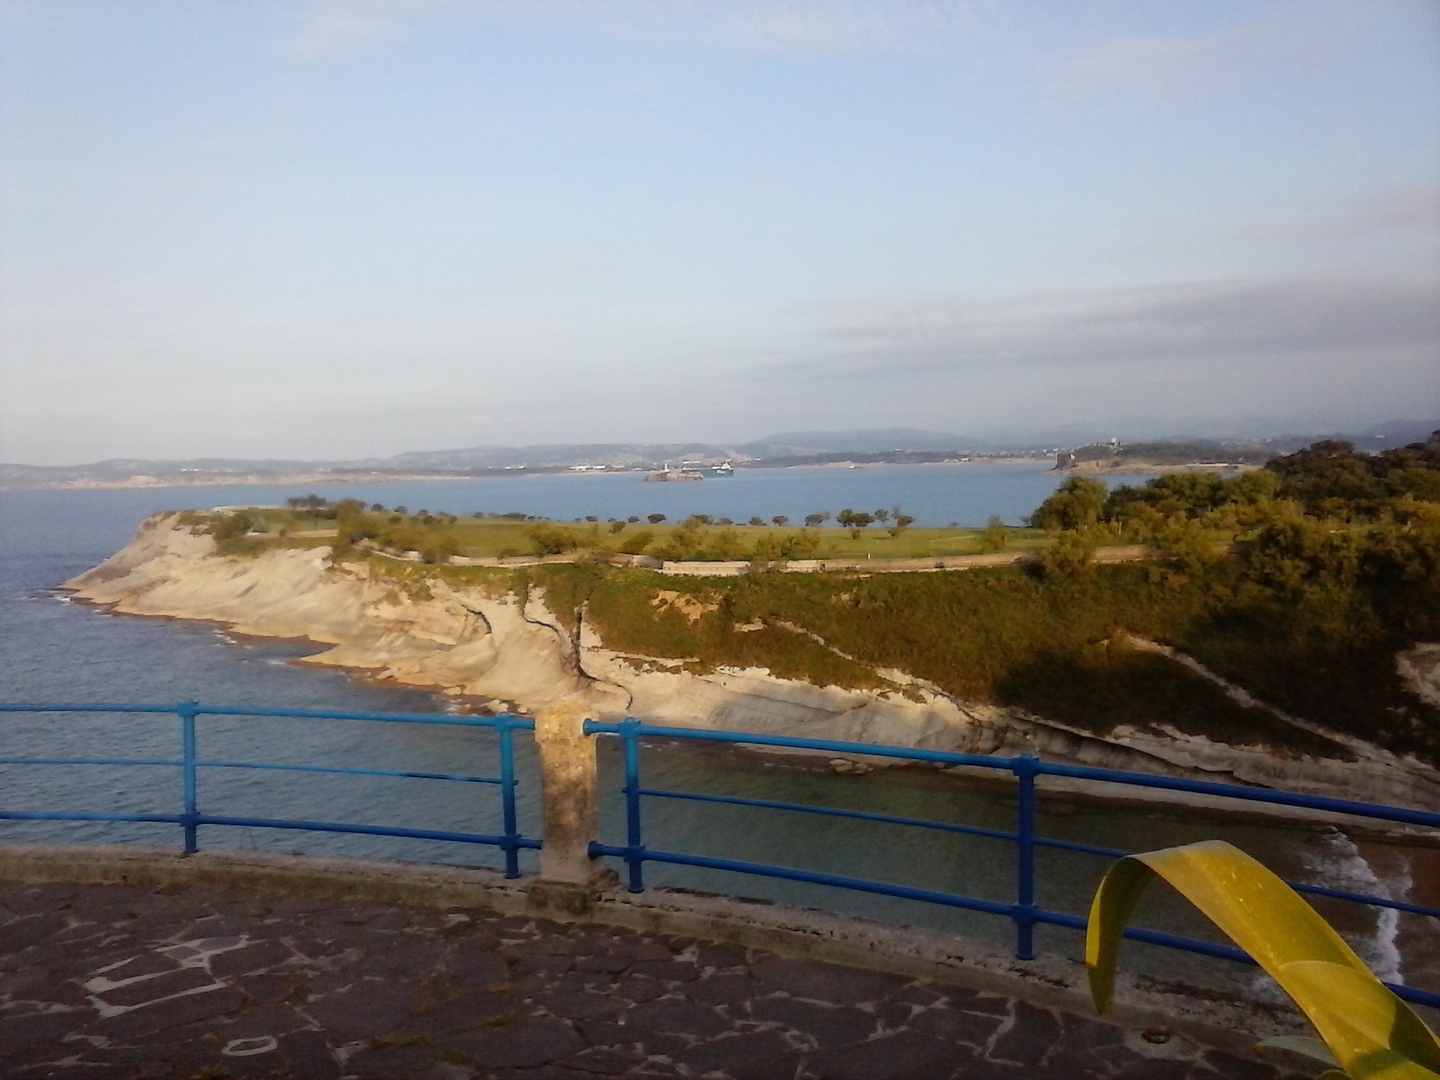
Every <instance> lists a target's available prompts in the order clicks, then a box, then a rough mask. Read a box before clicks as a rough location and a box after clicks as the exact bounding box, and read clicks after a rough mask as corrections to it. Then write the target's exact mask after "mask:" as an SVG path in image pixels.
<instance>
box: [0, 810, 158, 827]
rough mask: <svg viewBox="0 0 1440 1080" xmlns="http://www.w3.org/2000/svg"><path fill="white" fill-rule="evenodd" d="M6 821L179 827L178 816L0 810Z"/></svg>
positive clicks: (2, 817) (0, 814) (0, 816)
mask: <svg viewBox="0 0 1440 1080" xmlns="http://www.w3.org/2000/svg"><path fill="white" fill-rule="evenodd" d="M0 819H4V820H8V821H140V822H146V823H150V824H156V825H179V824H180V823H181V820H182V818H181V815H180V814H87V813H84V812H83V811H78V810H77V811H74V812H65V811H58V810H57V811H49V810H0Z"/></svg>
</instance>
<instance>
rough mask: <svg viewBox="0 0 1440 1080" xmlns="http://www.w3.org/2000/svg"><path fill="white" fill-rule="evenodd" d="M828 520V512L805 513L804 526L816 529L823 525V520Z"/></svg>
mask: <svg viewBox="0 0 1440 1080" xmlns="http://www.w3.org/2000/svg"><path fill="white" fill-rule="evenodd" d="M829 520H830V515H829V513H824V514H806V515H805V527H806V528H807V529H818V528H819V527H820V526H821V525H824V524H825V522H827V521H829Z"/></svg>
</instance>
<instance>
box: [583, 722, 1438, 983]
mask: <svg viewBox="0 0 1440 1080" xmlns="http://www.w3.org/2000/svg"><path fill="white" fill-rule="evenodd" d="M585 731H586V732H587V733H590V734H606V735H617V736H619V737H620V739H621V740H622V742H623V748H624V775H625V783H624V788H623V792H624V795H625V844H624V845H623V846H617V845H611V844H602V843H593V844H591V845H590V853H591V855H592V856H595V857H603V856H610V857H615V858H619V859H622V860H623V861H624V863H625V868H626V884H627V887H628V888H629V890H630V891H631V892H637V893H638V892H643V891H644V888H645V878H644V869H643V868H644V864H645V863H647V862H657V863H670V864H674V865H679V866H692V867H700V868H705V869H711V870H725V871H731V872H734V873H740V874H752V875H756V876H759V877H769V878H778V879H782V880H787V881H797V882H803V883H807V884H813V885H828V886H832V887H835V888H841V889H851V890H855V891H858V892H866V893H875V894H879V895H882V896H893V897H898V898H901V899H905V900H919V901H922V902H925V903H931V904H939V905H943V906H945V907H952V908H961V909H965V910H969V911H978V912H983V913H986V914H990V915H997V916H1002V917H1005V918H1008V919H1010V920H1011V922H1012V923H1013V924H1014V926H1015V956H1016V958H1017V959H1021V960H1032V959H1034V956H1035V944H1034V928H1035V926H1036V925H1037V924H1045V925H1050V926H1060V927H1066V928H1069V929H1074V930H1084V929H1085V926H1086V920H1085V919H1083V918H1080V917H1079V916H1075V915H1070V914H1068V913H1065V912H1060V911H1050V910H1047V909H1046V908H1043V907H1041V906H1040V905H1039V904H1038V903H1036V900H1035V853H1036V849H1037V848H1048V849H1054V850H1061V851H1073V852H1078V853H1082V854H1090V855H1101V856H1105V857H1109V858H1119V857H1120V856H1123V855H1126V854H1129V853H1128V852H1124V851H1116V850H1113V849H1110V848H1104V847H1096V846H1093V845H1090V844H1077V843H1071V842H1067V841H1061V840H1050V839H1047V838H1045V837H1041V836H1038V835H1036V829H1035V814H1036V784H1035V781H1036V778H1037V777H1040V776H1064V777H1071V778H1074V779H1080V780H1089V781H1098V782H1103V783H1111V784H1122V785H1129V786H1133V787H1147V788H1156V789H1160V790H1166V791H1184V792H1189V793H1193V794H1200V795H1207V796H1212V797H1218V798H1225V799H1235V800H1242V801H1247V802H1252V803H1268V804H1271V805H1278V806H1292V807H1300V808H1304V809H1309V810H1320V811H1325V812H1329V813H1334V814H1346V815H1352V816H1355V817H1361V818H1368V819H1371V820H1379V821H1389V822H1397V823H1402V824H1407V825H1419V826H1425V827H1429V828H1440V814H1431V813H1426V812H1424V811H1420V810H1407V809H1404V808H1400V807H1393V806H1376V805H1371V804H1369V803H1359V802H1350V801H1347V800H1344V799H1331V798H1325V797H1323V796H1316V795H1298V794H1294V793H1290V792H1281V791H1270V790H1265V789H1259V788H1244V787H1238V786H1235V785H1232V784H1215V783H1209V782H1207V781H1197V780H1183V779H1178V778H1174V777H1166V776H1149V775H1145V774H1141V773H1125V772H1117V771H1114V770H1111V769H1092V768H1086V767H1083V766H1073V765H1058V764H1050V763H1048V762H1044V761H1041V760H1039V759H1038V758H1035V757H1030V756H1020V757H1013V758H999V757H987V756H983V755H977V754H956V753H948V752H945V751H939V750H916V749H901V748H898V747H889V746H871V745H863V744H859V743H848V742H836V741H831V740H825V739H799V738H790V737H786V736H779V735H754V734H746V733H736V732H725V731H706V730H699V729H694V728H672V727H660V726H654V725H650V724H643V723H640V722H639V721H636V720H633V719H629V720H624V721H622V722H620V723H616V724H605V723H599V722H596V721H593V720H587V721H586V722H585ZM642 737H649V738H658V739H682V740H695V741H701V742H717V743H733V744H743V745H746V746H774V747H784V748H787V749H797V750H812V751H820V752H824V753H831V754H849V755H856V754H860V755H866V756H870V757H886V758H895V759H899V760H904V761H923V762H934V763H938V764H941V765H946V766H954V765H969V766H975V767H978V768H981V769H991V770H995V771H997V772H1008V773H1009V774H1011V775H1012V776H1013V777H1014V778H1015V781H1016V797H1017V799H1016V801H1017V805H1016V827H1015V831H1014V832H1005V831H1001V830H996V829H984V828H979V827H975V826H968V825H956V824H950V823H945V822H936V821H928V820H924V819H919V818H902V817H895V816H891V815H888V814H874V813H868V812H862V811H855V810H847V809H839V808H833V807H824V806H813V805H806V804H801V803H782V802H775V801H771V800H764V799H746V798H740V797H736V796H728V795H705V794H697V793H694V792H682V791H668V790H664V789H659V788H647V787H644V786H643V785H642V783H641V779H640V739H641V738H642ZM644 798H657V799H681V800H687V801H695V802H703V803H718V804H726V805H734V806H750V807H755V808H759V809H764V810H780V811H792V812H797V813H805V814H819V815H824V816H828V817H836V818H846V819H852V820H863V821H877V822H885V823H889V824H895V825H904V826H911V827H915V828H923V829H939V830H944V831H947V832H957V833H965V834H969V835H973V836H983V837H989V838H992V839H997V840H1005V841H1009V842H1011V843H1013V844H1014V845H1015V852H1016V861H1015V901H1014V902H1013V903H1008V904H1006V903H1000V902H997V901H993V900H984V899H981V898H978V897H972V896H961V895H958V894H954V893H947V892H938V891H935V890H930V889H918V888H912V887H910V886H905V885H894V884H889V883H886V882H879V881H872V880H868V879H865V878H855V877H847V876H844V875H839V874H827V873H819V872H816V871H811V870H798V869H794V868H790V867H782V866H771V865H767V864H761V863H752V862H741V861H737V860H734V859H719V858H711V857H708V856H702V855H693V854H688V853H683V852H675V851H662V850H657V849H654V848H650V847H647V846H646V845H645V843H644V834H643V829H642V827H641V800H642V799H644ZM1291 887H1292V888H1294V889H1296V890H1297V891H1298V892H1302V893H1308V894H1310V895H1313V896H1322V897H1327V898H1329V899H1334V900H1344V901H1349V902H1352V903H1359V904H1366V905H1370V906H1372V907H1379V908H1388V909H1391V910H1395V911H1402V912H1406V913H1409V914H1414V915H1423V916H1428V917H1430V918H1436V919H1440V910H1437V909H1435V908H1429V907H1423V906H1421V905H1418V904H1409V903H1405V902H1402V901H1396V900H1391V899H1388V898H1385V897H1378V896H1366V895H1363V894H1359V893H1351V892H1345V891H1342V890H1338V889H1328V888H1324V887H1321V886H1315V885H1306V884H1303V883H1301V884H1296V883H1291ZM1125 936H1126V937H1127V938H1130V939H1132V940H1135V941H1142V942H1146V943H1148V944H1152V945H1160V946H1164V947H1166V948H1171V949H1179V950H1182V951H1185V952H1192V953H1197V954H1200V955H1203V956H1211V957H1217V958H1220V959H1224V960H1234V961H1239V962H1241V963H1249V964H1253V963H1254V961H1253V960H1251V958H1250V957H1249V956H1248V955H1247V954H1245V953H1244V952H1241V951H1240V950H1239V949H1235V948H1232V947H1230V946H1226V945H1216V944H1213V943H1211V942H1207V941H1199V940H1196V939H1194V938H1188V937H1182V936H1180V935H1176V934H1167V933H1162V932H1160V931H1155V930H1145V929H1142V928H1139V927H1130V928H1128V929H1127V930H1126V932H1125ZM1386 985H1388V986H1389V987H1390V989H1391V990H1393V991H1394V992H1395V993H1396V994H1398V995H1399V996H1400V997H1403V998H1405V999H1406V1000H1408V1001H1412V1002H1417V1003H1420V1004H1424V1005H1430V1006H1433V1007H1440V994H1436V993H1431V992H1429V991H1425V990H1417V989H1415V988H1413V987H1408V986H1402V985H1398V984H1391V983H1387V984H1386Z"/></svg>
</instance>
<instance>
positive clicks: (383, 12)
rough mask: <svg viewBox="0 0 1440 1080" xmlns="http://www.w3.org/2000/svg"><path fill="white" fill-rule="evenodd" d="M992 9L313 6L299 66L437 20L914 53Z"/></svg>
mask: <svg viewBox="0 0 1440 1080" xmlns="http://www.w3.org/2000/svg"><path fill="white" fill-rule="evenodd" d="M988 7H989V0H985V2H984V3H981V2H978V0H894V2H891V3H887V4H880V5H877V4H873V3H869V2H860V0H788V2H780V0H706V2H700V0H524V2H522V0H310V3H309V4H308V6H307V7H306V8H305V9H304V11H303V13H302V14H301V16H300V17H299V19H298V27H297V29H296V32H295V34H294V35H292V36H291V37H289V38H288V39H286V40H285V41H284V42H282V43H281V48H282V50H283V51H285V52H287V53H290V54H292V55H296V56H304V57H322V56H337V55H350V54H353V53H356V52H360V51H363V50H364V49H366V48H369V47H372V46H374V45H376V44H379V43H382V42H384V41H388V40H392V39H395V38H398V37H401V36H402V35H403V34H404V33H405V32H406V31H407V29H408V28H409V27H410V26H413V25H415V24H417V23H421V22H429V21H432V20H434V19H436V18H438V17H442V16H444V17H456V16H472V17H481V18H498V19H503V20H506V21H531V22H536V21H543V22H549V23H555V22H566V23H569V24H571V25H575V24H580V25H588V26H590V27H591V28H593V29H596V30H599V31H600V32H602V33H605V34H608V35H610V36H613V37H628V38H639V39H642V40H650V41H655V42H658V43H662V44H668V45H676V44H683V45H702V46H709V47H715V48H722V49H729V50H734V51H740V52H775V53H855V52H913V51H920V50H923V49H926V48H929V47H930V46H932V45H933V44H935V43H936V42H937V41H944V40H947V39H955V38H956V37H958V36H959V35H960V34H961V33H962V32H963V31H964V30H965V29H967V28H968V27H969V26H970V25H972V23H973V20H974V16H975V14H976V12H977V11H979V10H988Z"/></svg>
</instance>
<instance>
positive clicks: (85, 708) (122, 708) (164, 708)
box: [0, 703, 178, 715]
mask: <svg viewBox="0 0 1440 1080" xmlns="http://www.w3.org/2000/svg"><path fill="white" fill-rule="evenodd" d="M177 708H178V706H175V705H106V704H103V703H101V704H88V705H41V704H25V703H21V704H18V705H0V712H93V713H101V712H118V713H170V714H171V715H174V713H175V712H176V711H177Z"/></svg>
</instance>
